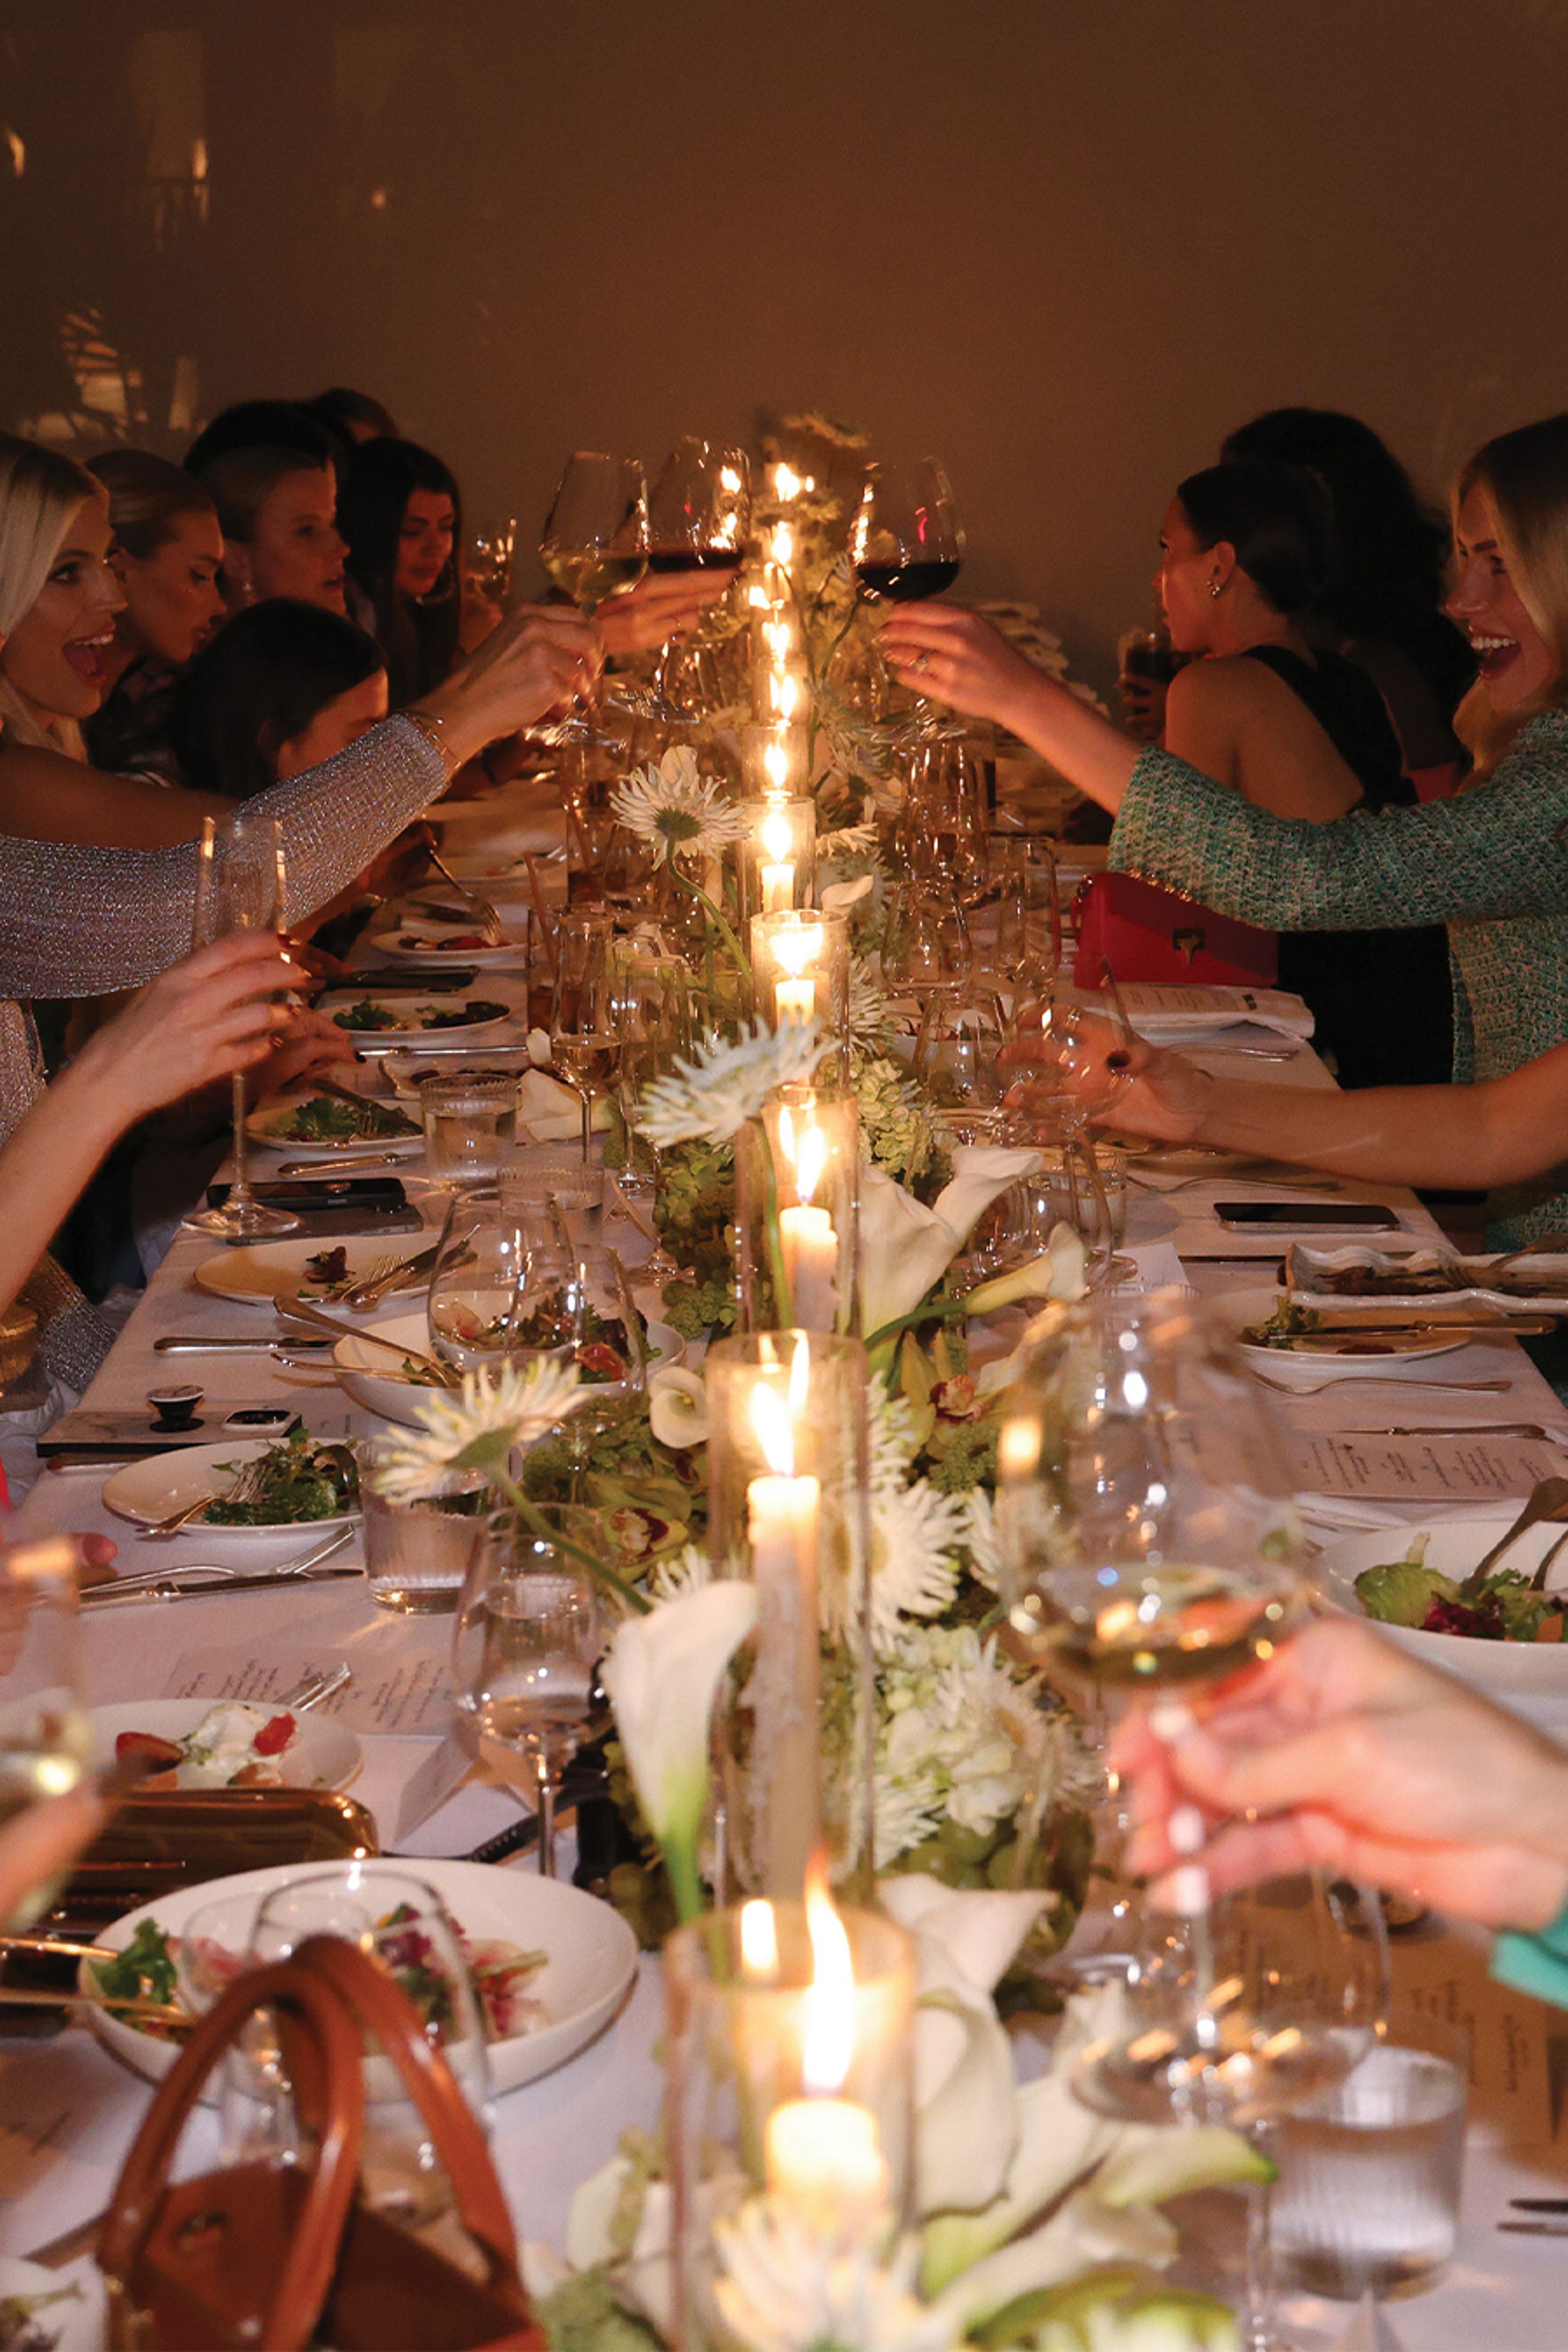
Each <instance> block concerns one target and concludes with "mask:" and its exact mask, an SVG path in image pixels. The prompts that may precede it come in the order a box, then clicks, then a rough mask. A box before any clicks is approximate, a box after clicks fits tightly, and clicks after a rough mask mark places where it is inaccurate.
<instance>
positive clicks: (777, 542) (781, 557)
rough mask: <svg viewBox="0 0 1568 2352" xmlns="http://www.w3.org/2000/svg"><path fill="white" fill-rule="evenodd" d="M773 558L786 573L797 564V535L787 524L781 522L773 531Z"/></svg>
mask: <svg viewBox="0 0 1568 2352" xmlns="http://www.w3.org/2000/svg"><path fill="white" fill-rule="evenodd" d="M773 562H775V563H778V564H782V565H783V566H784V570H785V571H787V570H788V569H789V567H790V565H791V564H792V563H793V562H795V533H794V531H793V530H791V529H790V527H789V525H788V523H787V522H781V523H780V524H778V526H777V527H776V529H775V530H774V531H773Z"/></svg>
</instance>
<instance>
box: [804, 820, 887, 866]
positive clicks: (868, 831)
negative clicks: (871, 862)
mask: <svg viewBox="0 0 1568 2352" xmlns="http://www.w3.org/2000/svg"><path fill="white" fill-rule="evenodd" d="M876 846H877V828H876V826H875V825H874V824H841V825H839V826H838V828H837V831H836V832H833V833H821V834H818V835H817V837H816V854H817V856H818V857H819V858H823V857H826V858H835V857H864V856H868V854H869V852H870V851H872V850H873V849H875V848H876Z"/></svg>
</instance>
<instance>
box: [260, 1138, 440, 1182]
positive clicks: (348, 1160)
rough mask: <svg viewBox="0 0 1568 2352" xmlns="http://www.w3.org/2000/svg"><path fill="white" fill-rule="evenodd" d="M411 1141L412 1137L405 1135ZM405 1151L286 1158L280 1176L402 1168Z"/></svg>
mask: <svg viewBox="0 0 1568 2352" xmlns="http://www.w3.org/2000/svg"><path fill="white" fill-rule="evenodd" d="M404 1140H405V1142H411V1141H412V1140H413V1139H412V1137H405V1138H404ZM407 1160H408V1154H407V1153H406V1152H405V1151H347V1152H344V1154H343V1156H342V1159H341V1160H285V1161H284V1162H283V1165H282V1166H281V1167H280V1168H279V1171H278V1173H279V1176H323V1175H325V1174H326V1173H327V1172H328V1171H329V1170H330V1171H331V1173H332V1174H333V1175H334V1176H336V1175H341V1174H342V1172H343V1171H344V1170H345V1169H346V1170H347V1171H348V1172H349V1174H350V1175H353V1176H359V1175H363V1172H364V1171H365V1170H366V1169H367V1168H401V1167H405V1166H406V1165H407Z"/></svg>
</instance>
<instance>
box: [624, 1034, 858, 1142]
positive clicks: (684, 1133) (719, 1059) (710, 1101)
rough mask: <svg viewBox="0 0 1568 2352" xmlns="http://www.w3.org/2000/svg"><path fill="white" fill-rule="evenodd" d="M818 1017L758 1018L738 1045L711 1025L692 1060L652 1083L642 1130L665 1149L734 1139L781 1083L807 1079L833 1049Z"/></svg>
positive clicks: (641, 1118)
mask: <svg viewBox="0 0 1568 2352" xmlns="http://www.w3.org/2000/svg"><path fill="white" fill-rule="evenodd" d="M829 1042H830V1041H829V1040H828V1039H827V1038H826V1037H824V1036H823V1035H822V1034H821V1032H820V1031H819V1029H818V1027H817V1024H816V1021H815V1020H812V1021H803V1022H801V1023H799V1024H795V1023H793V1022H786V1023H784V1025H783V1027H782V1028H779V1029H776V1030H775V1029H770V1028H768V1027H767V1025H766V1024H765V1023H763V1022H758V1023H757V1024H756V1025H755V1026H754V1027H753V1028H751V1029H748V1030H746V1031H743V1032H742V1034H741V1036H739V1037H738V1038H737V1039H736V1040H735V1042H734V1043H733V1044H732V1045H731V1043H730V1042H729V1041H728V1040H727V1039H726V1038H723V1037H721V1036H719V1035H717V1034H714V1033H713V1032H712V1031H710V1033H709V1034H708V1035H707V1036H705V1037H704V1038H703V1040H702V1043H701V1045H700V1046H699V1047H698V1049H697V1052H696V1053H695V1055H693V1056H692V1057H691V1059H690V1060H689V1061H684V1060H682V1061H677V1063H676V1064H675V1066H674V1067H673V1069H671V1070H670V1071H669V1072H668V1074H667V1075H666V1076H664V1077H662V1078H656V1079H655V1080H654V1082H653V1084H652V1085H651V1086H650V1087H647V1088H645V1090H644V1093H643V1097H642V1102H641V1105H640V1115H639V1117H638V1119H637V1129H638V1131H639V1132H640V1133H641V1134H643V1135H646V1136H647V1139H648V1141H649V1142H650V1143H651V1144H653V1145H654V1147H655V1149H656V1150H659V1151H668V1150H669V1148H670V1146H671V1145H672V1144H676V1143H730V1142H731V1141H732V1140H733V1139H734V1138H735V1137H736V1136H737V1135H738V1134H739V1133H740V1131H741V1129H742V1127H744V1125H745V1123H746V1121H747V1120H748V1119H749V1118H756V1116H757V1114H758V1112H759V1111H760V1110H761V1109H762V1108H763V1104H764V1103H765V1102H766V1101H767V1098H768V1097H769V1096H770V1095H771V1094H773V1092H774V1091H775V1089H776V1088H778V1087H792V1086H800V1085H803V1084H805V1081H806V1080H808V1079H809V1078H810V1077H811V1076H812V1075H813V1073H814V1072H815V1071H816V1066H817V1064H818V1062H820V1061H821V1059H822V1057H823V1055H824V1054H826V1052H827V1050H828V1045H829Z"/></svg>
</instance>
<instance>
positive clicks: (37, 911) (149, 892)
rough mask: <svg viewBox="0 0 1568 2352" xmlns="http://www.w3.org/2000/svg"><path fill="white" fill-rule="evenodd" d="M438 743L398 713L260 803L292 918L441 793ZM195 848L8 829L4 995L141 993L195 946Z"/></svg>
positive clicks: (1, 949) (2, 907)
mask: <svg viewBox="0 0 1568 2352" xmlns="http://www.w3.org/2000/svg"><path fill="white" fill-rule="evenodd" d="M445 782H446V771H445V769H444V767H443V764H442V761H441V758H440V754H439V753H438V752H437V751H436V749H435V747H434V745H433V744H432V743H431V742H430V741H429V740H428V739H427V738H426V736H424V735H422V734H421V733H420V731H419V730H418V728H416V727H411V726H410V725H409V724H408V722H407V720H406V719H388V720H387V721H386V722H385V723H384V725H383V726H380V727H377V728H375V729H374V730H372V732H371V733H370V734H368V735H365V736H362V737H361V739H360V740H359V741H358V742H357V743H355V744H353V745H351V747H350V748H349V750H348V751H341V752H340V753H339V754H338V756H337V757H336V759H333V760H328V761H324V762H323V763H322V765H321V767H319V768H310V769H308V770H307V771H306V772H305V773H304V774H303V775H300V776H295V777H292V778H291V779H290V781H289V782H288V783H286V784H276V785H274V786H273V788H272V790H271V791H270V792H268V793H261V794H259V795H258V800H257V803H256V805H258V806H259V807H266V808H268V809H270V810H271V811H272V812H273V813H274V814H276V815H277V816H278V817H279V818H280V819H281V821H282V825H283V842H284V851H285V856H286V859H287V864H288V875H289V921H290V922H298V921H300V920H301V919H303V918H304V917H305V916H307V915H309V914H310V912H311V911H312V910H313V909H314V908H317V907H320V906H322V905H324V903H325V902H326V900H327V899H329V898H331V897H333V896H334V895H335V893H336V892H337V891H339V890H341V889H342V887H343V886H344V884H345V883H347V882H350V881H352V880H353V877H354V876H355V875H356V874H357V873H358V872H359V871H360V869H361V867H362V866H367V865H368V864H369V863H370V860H371V859H372V858H373V857H374V856H375V854H376V852H377V850H378V849H380V848H382V847H383V846H384V844H385V843H387V842H388V841H390V840H392V838H393V837H394V835H396V834H397V833H399V832H401V831H402V829H403V827H404V826H405V824H408V822H409V821H410V819H411V818H413V817H415V816H416V815H417V814H418V813H419V811H420V810H421V809H422V808H425V807H426V806H427V805H428V803H430V802H431V801H433V800H434V799H435V798H436V797H437V794H438V793H440V791H441V789H442V787H443V785H444V783H445ZM195 861H196V851H195V845H194V844H193V843H191V842H184V843H182V844H181V845H179V846H178V847H177V848H174V849H100V848H95V847H92V846H90V845H81V844H79V843H74V842H59V841H26V840H23V839H22V838H21V837H20V836H19V835H15V834H0V995H7V996H20V997H32V996H39V997H53V996H97V995H100V994H103V993H106V992H109V991H110V990H113V989H118V988H137V987H140V986H141V984H142V982H143V981H148V980H152V979H153V977H154V976H155V975H156V974H157V973H158V972H160V971H164V970H165V969H166V967H167V966H168V965H170V964H171V963H174V962H175V961H178V959H179V958H180V957H181V956H183V955H184V953H185V952H186V950H188V949H189V947H190V944H191V915H192V904H193V898H194V894H195Z"/></svg>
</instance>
